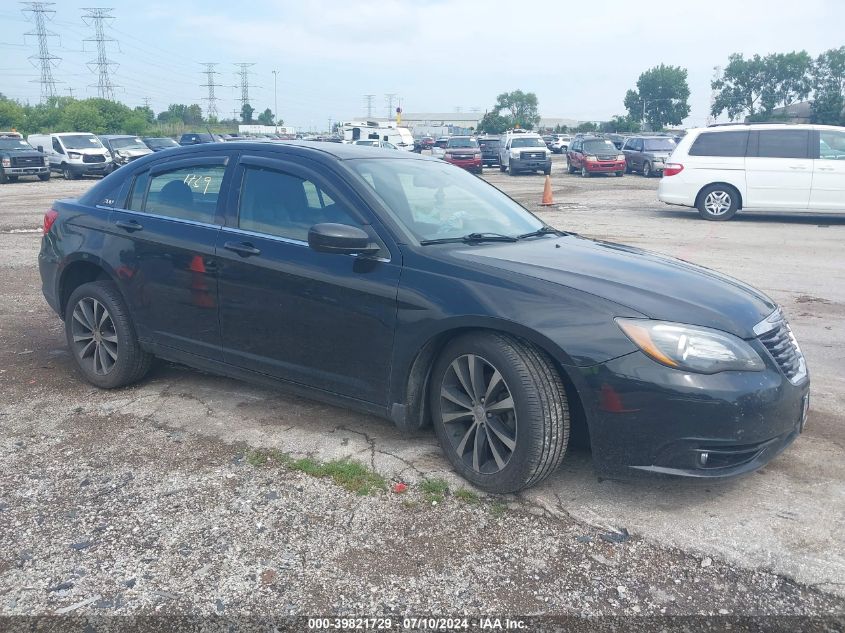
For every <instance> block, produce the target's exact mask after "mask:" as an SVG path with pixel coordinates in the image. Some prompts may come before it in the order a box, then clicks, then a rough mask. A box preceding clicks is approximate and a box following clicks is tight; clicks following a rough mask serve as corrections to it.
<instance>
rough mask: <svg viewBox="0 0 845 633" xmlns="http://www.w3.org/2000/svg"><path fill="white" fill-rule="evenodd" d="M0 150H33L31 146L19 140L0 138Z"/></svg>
mask: <svg viewBox="0 0 845 633" xmlns="http://www.w3.org/2000/svg"><path fill="white" fill-rule="evenodd" d="M0 149H12V150H18V151H23V150H29V149H33V147H32V145H30V144H29V143H27V142H26V141H25V140H23V139H20V138H0Z"/></svg>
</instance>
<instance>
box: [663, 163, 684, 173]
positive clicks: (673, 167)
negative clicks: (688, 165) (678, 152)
mask: <svg viewBox="0 0 845 633" xmlns="http://www.w3.org/2000/svg"><path fill="white" fill-rule="evenodd" d="M682 171H684V166H683V165H681V163H666V166H665V167H664V168H663V175H664V176H675V175H677V174H680V173H681V172H682Z"/></svg>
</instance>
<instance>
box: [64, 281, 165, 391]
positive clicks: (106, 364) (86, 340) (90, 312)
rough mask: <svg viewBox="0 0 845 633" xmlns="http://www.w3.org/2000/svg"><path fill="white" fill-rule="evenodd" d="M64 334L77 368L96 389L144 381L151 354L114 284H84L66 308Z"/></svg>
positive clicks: (103, 282) (99, 282) (75, 291)
mask: <svg viewBox="0 0 845 633" xmlns="http://www.w3.org/2000/svg"><path fill="white" fill-rule="evenodd" d="M65 335H66V338H67V343H68V347H69V348H70V350H71V353H72V355H73V358H74V360H75V361H76V365H77V367H78V368H79V370H80V371H81V372H82V375H83V376H84V377H85V379H86V380H87V381H88V382H90V383H91V384H93V385H96V386H97V387H101V388H103V389H114V388H115V387H123V386H125V385H130V384H132V383H135V382H138V381H139V380H141V379H142V378H143V377H144V375H146V373H147V371H148V370H149V368H150V363H151V362H152V358H153V357H152V355H151V354H149V353H147V352H145V351H144V350H142V349H141V347H140V345H139V344H138V337H137V335H136V333H135V327H134V325H133V324H132V319H131V318H130V316H129V310H128V309H127V307H126V303H125V302H124V300H123V297H122V296H121V295H120V292H119V291H118V289H117V286H115V285H114V283H113V282H111V281H94V282H91V283H87V284H82V285H81V286H79V287H78V288H77V289H76V290H74V291H73V294H71V296H70V299H69V300H68V302H67V306H66V307H65Z"/></svg>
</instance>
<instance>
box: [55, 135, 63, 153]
mask: <svg viewBox="0 0 845 633" xmlns="http://www.w3.org/2000/svg"><path fill="white" fill-rule="evenodd" d="M53 150H55V151H56V152H58V153H59V154H64V153H65V150H63V149H62V144H61V143H59V139H57V138H54V139H53Z"/></svg>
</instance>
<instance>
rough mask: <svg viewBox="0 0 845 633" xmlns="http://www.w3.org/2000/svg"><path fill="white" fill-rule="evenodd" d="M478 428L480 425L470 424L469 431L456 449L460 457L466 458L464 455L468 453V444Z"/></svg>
mask: <svg viewBox="0 0 845 633" xmlns="http://www.w3.org/2000/svg"><path fill="white" fill-rule="evenodd" d="M477 426H478V425H477V424H476V423H475V422H473V423H472V424H470V425H469V428H468V429H467V432H466V433H464V436H463V438H461V441H460V442H459V443H458V446H457V447H456V448H455V452H456V453H457V454H458V456H459V457H463V456H464V453H465V452H466V446H467V442H468V441H469V438H470V436H471V435H472V432H473V431H475V429H476V428H477Z"/></svg>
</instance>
